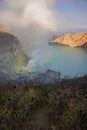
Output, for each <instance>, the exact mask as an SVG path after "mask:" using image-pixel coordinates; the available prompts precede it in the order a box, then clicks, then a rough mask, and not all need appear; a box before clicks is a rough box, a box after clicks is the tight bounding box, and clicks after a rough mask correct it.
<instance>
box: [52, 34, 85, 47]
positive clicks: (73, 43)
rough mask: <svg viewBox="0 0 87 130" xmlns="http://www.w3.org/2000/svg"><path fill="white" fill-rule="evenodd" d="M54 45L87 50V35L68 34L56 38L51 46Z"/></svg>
mask: <svg viewBox="0 0 87 130" xmlns="http://www.w3.org/2000/svg"><path fill="white" fill-rule="evenodd" d="M54 43H55V44H60V45H66V46H70V47H84V48H87V33H78V34H70V33H66V34H65V35H64V36H62V37H57V38H54V39H53V41H52V42H51V44H54Z"/></svg>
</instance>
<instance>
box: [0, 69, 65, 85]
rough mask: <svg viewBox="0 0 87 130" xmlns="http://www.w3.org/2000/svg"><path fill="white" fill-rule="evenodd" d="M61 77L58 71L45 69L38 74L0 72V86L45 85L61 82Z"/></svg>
mask: <svg viewBox="0 0 87 130" xmlns="http://www.w3.org/2000/svg"><path fill="white" fill-rule="evenodd" d="M62 79H63V78H62V77H61V74H60V73H59V72H55V71H52V70H47V71H45V72H43V73H40V74H24V73H15V74H6V73H0V86H4V85H6V86H9V85H12V86H13V85H14V86H18V85H24V84H25V85H29V84H30V85H33V86H39V85H40V86H45V85H54V84H59V83H61V82H62Z"/></svg>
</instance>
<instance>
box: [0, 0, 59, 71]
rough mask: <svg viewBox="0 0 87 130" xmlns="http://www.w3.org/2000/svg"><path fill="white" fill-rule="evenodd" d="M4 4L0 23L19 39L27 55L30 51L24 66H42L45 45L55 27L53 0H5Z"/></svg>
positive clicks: (44, 58) (45, 60)
mask: <svg viewBox="0 0 87 130" xmlns="http://www.w3.org/2000/svg"><path fill="white" fill-rule="evenodd" d="M5 4H6V5H5V6H6V7H5V9H4V11H2V12H1V13H0V21H1V23H2V24H4V25H6V27H7V28H8V30H9V31H10V32H12V33H13V34H16V35H17V36H18V37H19V38H20V39H21V41H22V43H23V47H24V49H25V51H26V52H27V54H28V55H30V54H31V52H32V55H31V58H32V59H31V60H30V61H29V63H28V66H27V67H26V68H27V69H28V70H29V71H30V70H33V69H34V68H35V67H39V68H40V67H42V66H43V65H44V64H45V63H47V58H46V57H47V56H46V54H45V53H46V51H45V48H46V45H47V44H48V42H49V40H50V39H51V38H52V35H53V33H54V32H55V31H56V28H57V27H56V19H55V13H54V9H53V7H54V5H55V0H5Z"/></svg>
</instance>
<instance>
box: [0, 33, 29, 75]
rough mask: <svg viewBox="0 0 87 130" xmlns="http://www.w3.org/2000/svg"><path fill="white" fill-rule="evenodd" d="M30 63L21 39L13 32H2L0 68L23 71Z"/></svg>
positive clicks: (0, 38)
mask: <svg viewBox="0 0 87 130" xmlns="http://www.w3.org/2000/svg"><path fill="white" fill-rule="evenodd" d="M27 63H28V57H27V55H26V54H25V53H24V51H23V49H22V47H21V44H20V41H19V40H18V39H17V37H15V36H14V35H12V34H9V33H5V32H0V70H2V71H5V72H6V71H8V72H12V73H13V72H17V71H21V70H22V69H23V67H25V66H26V65H27Z"/></svg>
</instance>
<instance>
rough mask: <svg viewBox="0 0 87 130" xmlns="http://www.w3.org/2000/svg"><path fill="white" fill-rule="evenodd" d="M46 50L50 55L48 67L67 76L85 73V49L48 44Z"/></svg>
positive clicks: (86, 60) (86, 52) (86, 61)
mask: <svg viewBox="0 0 87 130" xmlns="http://www.w3.org/2000/svg"><path fill="white" fill-rule="evenodd" d="M47 51H48V52H49V56H50V57H49V61H48V66H47V68H48V69H52V70H55V71H59V72H60V73H61V74H62V75H64V76H69V77H73V76H75V75H77V74H78V76H83V75H86V74H87V49H83V48H71V47H66V46H59V45H49V46H48V48H47Z"/></svg>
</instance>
